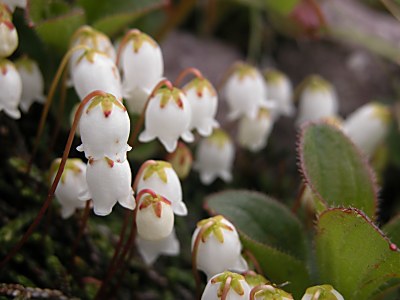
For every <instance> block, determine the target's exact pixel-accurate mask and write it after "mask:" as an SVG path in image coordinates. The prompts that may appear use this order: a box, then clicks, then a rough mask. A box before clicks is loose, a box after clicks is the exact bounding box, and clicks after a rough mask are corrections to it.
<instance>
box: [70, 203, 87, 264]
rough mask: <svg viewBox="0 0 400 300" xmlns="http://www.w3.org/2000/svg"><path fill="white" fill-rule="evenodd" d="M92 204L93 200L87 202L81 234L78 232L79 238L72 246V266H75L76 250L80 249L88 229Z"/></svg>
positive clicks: (80, 228)
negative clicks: (79, 246)
mask: <svg viewBox="0 0 400 300" xmlns="http://www.w3.org/2000/svg"><path fill="white" fill-rule="evenodd" d="M90 202H91V200H88V201H86V205H85V210H84V211H83V214H82V218H81V222H80V223H81V224H80V226H79V232H78V235H77V237H76V238H75V241H74V243H73V244H72V250H71V258H72V265H73V262H74V257H75V254H76V250H77V249H78V245H79V242H80V241H81V239H82V236H83V232H84V231H85V228H86V225H87V221H88V219H89V215H90Z"/></svg>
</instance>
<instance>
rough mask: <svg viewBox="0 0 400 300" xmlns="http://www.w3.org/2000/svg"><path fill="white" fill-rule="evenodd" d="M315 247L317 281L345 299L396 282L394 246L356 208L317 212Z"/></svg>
mask: <svg viewBox="0 0 400 300" xmlns="http://www.w3.org/2000/svg"><path fill="white" fill-rule="evenodd" d="M316 249H317V262H318V267H319V273H320V277H321V278H320V280H321V282H324V283H328V284H331V285H333V286H334V287H335V288H336V289H337V290H338V291H339V292H340V293H341V294H342V295H343V296H344V298H345V299H346V300H352V299H371V298H374V296H375V295H378V294H379V293H382V292H384V291H385V290H387V289H389V288H391V287H395V286H397V285H399V284H400V252H399V250H398V248H397V247H396V246H395V245H394V244H393V243H391V242H390V241H389V239H388V238H387V237H385V236H384V235H383V233H382V232H381V231H380V230H379V229H378V228H377V227H376V226H375V225H374V224H373V223H372V222H371V221H370V220H369V219H368V217H367V216H366V215H365V214H364V213H362V212H361V211H360V210H357V209H351V208H349V209H339V208H335V209H330V210H327V211H325V212H324V213H323V214H321V215H320V217H319V220H318V224H317V236H316Z"/></svg>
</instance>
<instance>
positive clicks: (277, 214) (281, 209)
mask: <svg viewBox="0 0 400 300" xmlns="http://www.w3.org/2000/svg"><path fill="white" fill-rule="evenodd" d="M206 207H207V209H208V211H209V212H210V213H211V214H221V215H223V216H225V217H226V218H227V219H228V220H229V221H231V222H232V223H233V224H234V225H235V226H236V228H237V229H238V230H239V231H240V232H242V233H244V234H245V235H246V236H248V237H249V238H251V239H253V240H255V241H257V242H259V243H261V244H265V245H269V246H271V247H273V248H276V249H277V250H279V251H283V252H286V253H288V254H290V255H292V256H295V257H296V258H298V259H300V260H304V259H306V253H307V250H306V243H305V241H306V237H305V234H304V231H303V228H302V225H301V224H300V222H299V221H298V219H297V218H296V216H295V215H293V214H292V213H291V212H290V211H289V210H288V209H287V208H286V207H285V206H284V205H282V204H281V203H279V202H278V201H276V200H274V199H272V198H269V197H267V196H266V195H264V194H261V193H257V192H251V191H246V190H230V191H224V192H221V193H216V194H212V195H210V196H208V197H207V199H206Z"/></svg>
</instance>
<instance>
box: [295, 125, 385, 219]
mask: <svg viewBox="0 0 400 300" xmlns="http://www.w3.org/2000/svg"><path fill="white" fill-rule="evenodd" d="M298 153H299V157H300V168H301V172H302V174H303V178H304V180H305V182H306V183H307V185H308V186H310V188H311V189H312V191H313V192H314V193H315V194H316V195H317V199H319V200H320V201H321V202H322V204H324V206H325V207H327V208H328V207H339V206H340V207H356V208H359V209H361V210H362V211H364V212H365V213H366V214H367V215H368V216H369V217H372V218H373V217H374V216H375V213H376V206H377V187H376V184H375V180H374V175H373V172H372V170H371V168H370V166H369V165H368V163H367V161H366V159H365V158H364V157H362V156H361V154H360V152H359V151H358V149H357V148H356V147H355V146H354V144H353V143H352V142H351V141H350V140H349V138H347V137H346V136H345V135H344V133H343V132H342V131H341V130H340V129H338V128H336V127H334V126H332V125H328V124H326V123H318V124H309V125H308V126H305V127H304V128H303V130H302V134H301V137H300V143H299V149H298Z"/></svg>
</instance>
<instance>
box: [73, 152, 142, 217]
mask: <svg viewBox="0 0 400 300" xmlns="http://www.w3.org/2000/svg"><path fill="white" fill-rule="evenodd" d="M86 182H87V184H88V187H89V192H90V195H91V196H92V200H93V210H94V213H95V214H96V215H98V216H106V215H108V214H110V213H111V211H112V208H113V207H114V205H115V204H116V203H117V202H118V203H119V204H120V205H122V206H123V207H125V208H127V209H131V210H133V209H134V208H135V207H136V202H135V198H134V196H133V190H132V187H131V182H132V172H131V167H130V166H129V162H128V160H125V161H124V162H123V163H117V162H114V161H113V160H111V159H109V158H107V157H104V158H103V159H99V160H90V161H89V163H88V165H87V170H86ZM82 198H83V197H81V198H80V199H82Z"/></svg>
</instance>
